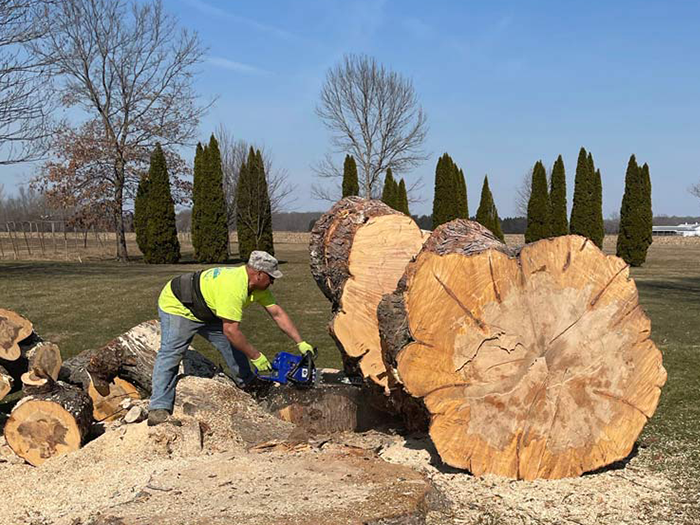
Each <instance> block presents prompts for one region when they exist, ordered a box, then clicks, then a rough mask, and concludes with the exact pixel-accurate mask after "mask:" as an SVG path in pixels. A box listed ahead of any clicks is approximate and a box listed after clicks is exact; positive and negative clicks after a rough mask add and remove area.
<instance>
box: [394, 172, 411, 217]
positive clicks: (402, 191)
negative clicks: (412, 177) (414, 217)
mask: <svg viewBox="0 0 700 525" xmlns="http://www.w3.org/2000/svg"><path fill="white" fill-rule="evenodd" d="M396 206H397V207H396V209H397V210H398V211H400V212H401V213H404V214H406V215H408V216H409V217H410V216H411V212H410V211H409V209H408V192H407V191H406V183H405V182H404V180H403V179H401V182H399V189H398V193H397V199H396Z"/></svg>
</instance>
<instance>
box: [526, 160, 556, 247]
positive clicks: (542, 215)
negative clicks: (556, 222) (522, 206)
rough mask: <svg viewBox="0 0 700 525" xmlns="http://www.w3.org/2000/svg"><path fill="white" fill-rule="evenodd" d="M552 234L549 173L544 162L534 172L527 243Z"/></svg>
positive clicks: (528, 207) (529, 203)
mask: <svg viewBox="0 0 700 525" xmlns="http://www.w3.org/2000/svg"><path fill="white" fill-rule="evenodd" d="M551 234H552V217H551V209H550V203H549V192H548V191H547V171H546V170H545V169H544V164H542V161H537V163H536V164H535V167H534V169H533V170H532V184H531V192H530V200H529V201H528V203H527V228H526V229H525V242H534V241H538V240H540V239H545V238H547V237H549V236H550V235H551Z"/></svg>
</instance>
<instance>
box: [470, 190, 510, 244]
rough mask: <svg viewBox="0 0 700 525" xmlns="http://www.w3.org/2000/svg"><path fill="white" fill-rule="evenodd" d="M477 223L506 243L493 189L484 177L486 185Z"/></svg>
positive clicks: (482, 192)
mask: <svg viewBox="0 0 700 525" xmlns="http://www.w3.org/2000/svg"><path fill="white" fill-rule="evenodd" d="M476 222H478V223H479V224H481V225H482V226H484V227H485V228H488V229H489V230H491V233H493V234H494V235H495V236H496V238H498V239H500V240H501V241H502V242H505V238H504V237H503V230H502V229H501V219H500V218H499V217H498V210H497V209H496V204H495V203H494V202H493V195H492V194H491V188H489V178H488V176H484V185H483V186H482V187H481V202H480V203H479V209H478V210H477V212H476Z"/></svg>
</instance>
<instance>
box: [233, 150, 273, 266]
mask: <svg viewBox="0 0 700 525" xmlns="http://www.w3.org/2000/svg"><path fill="white" fill-rule="evenodd" d="M236 225H237V231H238V253H239V256H240V258H241V259H243V260H248V258H249V257H250V253H251V252H252V251H253V250H264V251H266V252H268V253H270V254H272V255H274V253H275V248H274V243H273V236H272V208H271V205H270V197H269V195H268V191H267V177H266V174H265V166H264V162H263V158H262V154H261V153H260V151H257V152H256V151H254V150H253V148H250V151H249V152H248V160H247V161H246V162H244V163H243V164H242V165H241V170H240V174H239V176H238V186H237V188H236Z"/></svg>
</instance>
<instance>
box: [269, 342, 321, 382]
mask: <svg viewBox="0 0 700 525" xmlns="http://www.w3.org/2000/svg"><path fill="white" fill-rule="evenodd" d="M317 354H318V352H317V350H316V348H314V349H313V350H312V351H310V352H306V353H305V354H304V355H297V354H292V353H290V352H279V353H278V354H277V355H275V358H274V359H273V360H272V363H270V364H271V366H272V370H271V371H269V372H264V373H260V372H256V376H257V377H258V378H259V379H262V380H263V381H270V382H273V383H279V384H281V385H286V384H291V385H292V386H295V387H297V388H309V387H312V386H314V383H315V382H316V364H315V363H314V359H315V358H316V356H317Z"/></svg>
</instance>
